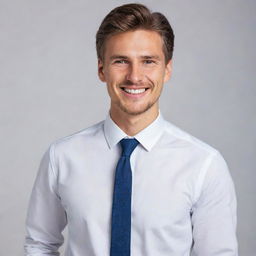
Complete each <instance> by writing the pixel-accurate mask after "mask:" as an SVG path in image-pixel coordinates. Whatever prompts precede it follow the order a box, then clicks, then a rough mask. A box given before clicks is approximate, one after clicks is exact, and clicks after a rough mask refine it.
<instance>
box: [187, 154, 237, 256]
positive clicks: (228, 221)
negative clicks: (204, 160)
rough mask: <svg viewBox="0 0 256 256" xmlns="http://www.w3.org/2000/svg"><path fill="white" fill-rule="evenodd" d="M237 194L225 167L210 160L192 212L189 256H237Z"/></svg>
mask: <svg viewBox="0 0 256 256" xmlns="http://www.w3.org/2000/svg"><path fill="white" fill-rule="evenodd" d="M236 206H237V205H236V194H235V188H234V183H233V181H232V178H231V176H230V173H229V169H228V166H227V164H226V162H225V160H224V159H223V157H222V155H221V154H220V153H219V152H217V153H216V154H215V155H213V156H211V161H210V164H209V166H208V168H207V170H206V174H205V177H204V181H203V184H202V189H201V193H200V196H199V198H198V200H197V202H196V203H195V205H194V207H193V211H192V217H191V218H192V229H193V248H192V253H191V255H192V256H205V255H207V256H213V255H214V256H237V255H238V250H237V238H236V222H237V217H236Z"/></svg>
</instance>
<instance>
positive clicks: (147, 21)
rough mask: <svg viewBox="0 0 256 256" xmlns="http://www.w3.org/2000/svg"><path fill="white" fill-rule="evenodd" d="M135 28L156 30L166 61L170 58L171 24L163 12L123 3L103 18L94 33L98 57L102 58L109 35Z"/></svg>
mask: <svg viewBox="0 0 256 256" xmlns="http://www.w3.org/2000/svg"><path fill="white" fill-rule="evenodd" d="M137 29H145V30H152V31H155V32H157V33H158V34H159V35H160V36H161V37H162V39H163V52H164V55H165V61H166V63H168V61H169V60H171V59H172V55H173V46H174V34H173V30H172V27H171V25H170V24H169V22H168V20H167V18H166V17H165V16H164V15H163V14H161V13H159V12H153V13H152V12H151V11H150V10H149V9H148V8H147V7H146V6H145V5H142V4H125V5H122V6H119V7H116V8H115V9H113V10H112V11H111V12H110V13H109V14H108V15H107V16H106V17H105V18H104V19H103V21H102V23H101V25H100V27H99V29H98V31H97V34H96V50H97V56H98V59H100V60H103V59H104V58H103V57H104V44H105V42H106V40H107V39H108V38H109V37H110V36H113V35H116V34H118V33H122V32H127V31H133V30H137Z"/></svg>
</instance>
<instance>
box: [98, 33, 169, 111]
mask: <svg viewBox="0 0 256 256" xmlns="http://www.w3.org/2000/svg"><path fill="white" fill-rule="evenodd" d="M170 73H171V61H169V62H168V63H167V64H166V62H165V56H164V52H163V41H162V38H161V36H160V35H159V34H158V33H157V32H154V31H149V30H135V31H128V32H124V33H119V34H117V35H114V36H111V37H110V38H109V39H108V40H107V41H106V43H105V52H104V61H101V60H99V62H98V74H99V78H100V79H101V81H103V82H106V83H107V89H108V93H109V96H110V98H111V108H110V113H116V112H118V113H119V114H124V113H126V114H128V115H139V114H142V113H145V112H151V113H152V114H153V113H156V112H157V111H158V99H159V96H160V94H161V91H162V88H163V84H164V83H165V82H166V81H167V80H168V79H169V77H170Z"/></svg>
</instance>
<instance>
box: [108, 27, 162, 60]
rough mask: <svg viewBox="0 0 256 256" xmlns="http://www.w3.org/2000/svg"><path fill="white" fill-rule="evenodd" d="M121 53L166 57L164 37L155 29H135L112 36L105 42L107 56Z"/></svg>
mask: <svg viewBox="0 0 256 256" xmlns="http://www.w3.org/2000/svg"><path fill="white" fill-rule="evenodd" d="M113 54H120V55H128V56H129V55H130V56H133V55H134V56H137V55H158V56H159V57H161V58H163V57H164V52H163V39H162V37H161V36H160V35H159V34H158V33H157V32H155V31H150V30H135V31H128V32H123V33H119V34H116V35H113V36H111V37H110V38H109V39H107V41H106V43H105V52H104V55H105V57H106V58H108V57H111V55H113Z"/></svg>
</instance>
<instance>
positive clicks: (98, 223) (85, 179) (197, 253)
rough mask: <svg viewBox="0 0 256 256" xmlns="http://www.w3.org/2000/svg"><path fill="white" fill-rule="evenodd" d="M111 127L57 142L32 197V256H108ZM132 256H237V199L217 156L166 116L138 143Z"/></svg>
mask: <svg viewBox="0 0 256 256" xmlns="http://www.w3.org/2000/svg"><path fill="white" fill-rule="evenodd" d="M126 137H129V136H127V135H126V134H125V133H124V132H123V131H122V130H121V129H120V128H119V127H118V126H117V125H116V124H115V123H114V122H113V120H112V119H111V117H110V115H109V114H108V115H107V118H106V120H104V121H101V122H99V123H97V124H95V125H93V126H91V127H89V128H86V129H84V130H82V131H79V132H77V133H75V134H73V135H70V136H67V137H65V138H61V139H59V140H56V141H54V142H53V143H52V144H51V145H50V146H49V148H48V150H47V151H46V153H45V154H44V156H43V158H42V161H41V164H40V167H39V170H38V174H37V177H36V180H35V183H34V187H33V190H32V194H31V198H30V203H29V208H28V214H27V220H26V228H27V236H26V241H25V246H24V247H25V255H27V256H32V255H36V256H41V255H42V256H45V255H48V256H53V255H59V253H58V248H59V247H60V246H61V245H62V244H63V241H64V237H63V235H62V231H63V229H64V228H65V226H66V225H67V228H68V237H67V246H66V249H65V256H109V252H110V240H111V237H110V234H111V223H110V222H111V209H112V196H113V186H114V177H115V170H116V165H117V162H118V159H119V157H120V154H121V147H120V144H118V143H119V141H120V140H121V139H123V138H126ZM134 137H135V138H136V139H137V140H138V141H139V143H140V144H139V145H138V146H137V147H136V148H135V150H134V152H133V154H132V155H131V169H132V203H131V256H167V255H168V256H189V255H192V256H237V255H238V252H237V239H236V194H235V190H234V184H233V181H232V178H231V176H230V173H229V169H228V166H227V164H226V162H225V160H224V158H223V157H222V155H221V154H220V152H219V151H218V150H216V149H215V148H213V147H211V146H209V145H208V144H206V143H204V142H202V141H201V140H199V139H197V138H195V137H194V136H192V135H190V134H188V133H187V132H185V131H183V130H181V129H180V128H178V127H176V126H175V125H173V124H172V123H170V122H167V121H166V120H165V119H164V118H163V116H162V115H161V113H160V112H159V115H158V117H157V118H156V119H155V120H154V121H153V122H152V123H151V124H150V125H149V126H148V127H146V128H145V129H144V130H142V131H141V132H139V133H138V134H137V135H135V136H134Z"/></svg>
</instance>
